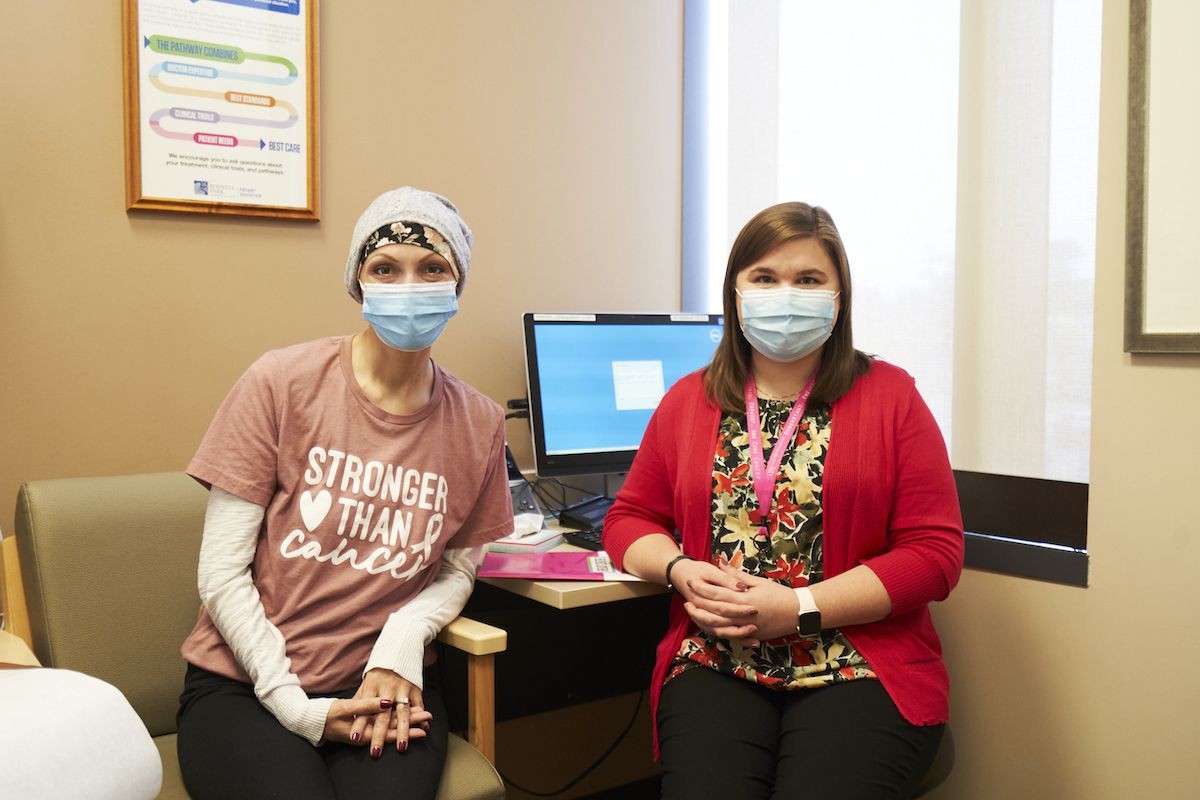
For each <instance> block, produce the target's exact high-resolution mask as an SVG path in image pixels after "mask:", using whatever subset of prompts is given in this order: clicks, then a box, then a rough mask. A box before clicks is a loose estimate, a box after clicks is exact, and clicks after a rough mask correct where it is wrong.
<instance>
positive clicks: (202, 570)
mask: <svg viewBox="0 0 1200 800" xmlns="http://www.w3.org/2000/svg"><path fill="white" fill-rule="evenodd" d="M470 264H471V230H470V228H468V227H467V225H466V223H465V222H463V220H462V218H461V217H460V216H459V214H458V210H457V209H456V208H455V207H454V205H453V204H452V203H451V202H450V201H449V200H447V199H446V198H444V197H442V196H440V195H436V194H433V193H431V192H425V191H421V190H419V189H414V188H412V187H404V188H402V189H395V190H393V191H390V192H387V193H385V194H383V195H381V196H380V197H378V198H377V199H376V200H375V201H374V202H372V203H371V205H370V206H368V207H367V209H366V211H364V212H363V214H362V216H361V217H360V218H359V220H358V223H357V224H356V225H355V228H354V233H353V235H352V237H351V241H350V254H349V257H348V259H347V263H346V274H345V275H346V290H347V291H348V292H349V293H350V295H351V297H353V298H354V299H355V300H357V301H359V302H360V303H362V306H363V317H364V318H365V319H366V320H367V322H368V323H369V324H368V325H367V327H366V328H365V329H364V330H363V331H362V332H360V333H358V334H356V335H354V336H344V337H333V338H327V339H321V340H318V341H315V342H308V343H306V344H301V345H296V346H293V347H289V348H285V349H283V350H276V351H272V352H270V353H267V354H266V355H264V356H263V357H262V358H260V359H259V360H258V361H257V362H256V363H255V364H254V365H252V366H251V367H250V369H249V370H248V371H247V372H246V374H245V375H243V376H242V378H241V380H239V381H238V383H237V385H236V386H235V387H234V388H233V390H232V391H231V392H230V394H229V396H228V397H227V398H226V399H225V402H224V403H223V404H222V406H221V408H220V409H219V410H218V412H217V415H216V417H215V419H214V420H213V422H212V425H211V426H210V427H209V430H208V433H207V434H206V436H205V438H204V440H203V442H201V445H200V448H199V450H198V451H197V453H196V456H195V457H194V458H193V460H192V462H191V464H190V465H189V466H188V472H189V474H191V475H192V476H193V477H194V478H196V479H197V480H198V481H200V482H201V483H203V484H204V485H206V486H208V487H209V488H211V490H212V493H211V495H210V498H209V506H208V511H207V514H206V517H205V524H204V536H203V540H202V545H201V553H200V565H199V586H200V596H201V600H202V602H203V606H204V607H203V610H202V612H201V615H200V620H199V622H198V623H197V625H196V628H195V629H194V630H193V631H192V633H191V635H189V636H188V638H187V640H186V641H185V642H184V645H183V656H184V658H185V659H186V660H187V661H188V671H187V676H186V678H185V682H184V690H183V695H182V697H181V698H180V703H181V707H180V711H179V754H180V767H181V769H182V771H183V777H184V782H185V783H186V785H187V788H188V792H189V793H190V794H191V796H192V797H193V798H197V800H202V799H203V798H218V797H220V798H224V797H233V796H238V797H243V796H244V797H266V796H282V797H289V798H333V797H348V796H351V795H354V796H358V795H378V796H381V797H382V796H395V795H397V794H400V795H403V796H404V797H414V798H422V797H424V798H432V797H434V795H435V794H436V792H437V786H438V781H439V779H440V775H441V769H442V762H443V760H444V757H445V753H446V735H447V729H446V723H447V720H446V713H445V708H444V706H443V704H442V699H441V692H440V688H439V686H438V685H437V680H436V670H432V671H431V670H430V666H429V665H430V662H431V661H432V660H433V651H432V650H431V649H430V645H431V643H432V641H433V639H434V638H435V637H436V636H437V633H438V631H439V630H440V629H441V628H442V627H444V626H445V625H446V624H447V623H448V622H450V620H452V619H453V618H454V617H455V616H457V614H458V613H459V611H461V610H462V607H463V605H464V604H465V603H466V600H467V597H468V596H469V595H470V593H471V588H472V585H473V582H474V577H475V573H474V564H475V555H476V554H477V551H478V549H479V548H480V547H481V546H482V545H484V544H486V543H487V542H490V541H492V540H494V539H498V538H500V537H502V536H505V535H507V534H509V533H511V532H512V525H513V518H512V507H511V503H510V500H509V494H508V487H507V473H506V470H505V469H504V466H503V460H504V456H503V450H504V414H503V412H502V410H501V409H500V407H499V406H498V405H496V404H495V403H494V402H492V401H491V400H489V399H488V398H486V397H484V396H483V395H482V394H480V393H479V392H477V391H475V390H474V389H472V388H471V387H470V386H467V385H466V384H464V383H462V382H461V381H459V380H458V379H456V378H455V377H454V376H452V375H450V374H449V373H447V372H446V371H445V370H443V369H441V368H440V367H439V366H438V365H437V364H435V363H434V361H433V360H432V358H431V357H430V349H431V347H432V345H433V343H434V341H435V340H436V339H437V337H438V336H439V335H440V334H441V332H442V330H443V329H444V328H445V325H446V323H447V321H449V319H450V318H451V317H452V316H454V314H455V313H456V312H457V311H458V296H459V295H460V294H461V293H462V291H463V287H464V285H465V283H466V278H467V273H468V272H469V270H470ZM305 740H307V743H306V742H305Z"/></svg>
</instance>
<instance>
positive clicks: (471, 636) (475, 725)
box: [438, 617, 508, 764]
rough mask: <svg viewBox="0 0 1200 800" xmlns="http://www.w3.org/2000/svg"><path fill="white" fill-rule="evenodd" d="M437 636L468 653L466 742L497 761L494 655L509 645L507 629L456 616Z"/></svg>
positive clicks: (493, 761)
mask: <svg viewBox="0 0 1200 800" xmlns="http://www.w3.org/2000/svg"><path fill="white" fill-rule="evenodd" d="M438 639H439V640H440V641H442V642H445V643H446V644H448V645H450V646H451V647H454V648H456V649H458V650H462V651H463V652H464V653H466V654H467V741H468V742H470V743H471V745H472V746H473V747H474V748H475V749H476V750H478V751H479V752H480V753H482V754H483V756H484V758H486V759H487V760H488V761H490V762H492V763H493V764H495V763H496V658H495V654H496V653H500V652H503V651H504V649H505V648H507V647H508V632H507V631H505V630H503V629H501V628H497V627H495V626H493V625H487V624H485V623H483V622H478V621H477V620H473V619H468V618H466V617H458V618H457V619H455V620H454V621H453V622H451V623H450V624H449V625H447V626H446V627H445V628H444V629H443V630H442V632H441V633H440V634H438Z"/></svg>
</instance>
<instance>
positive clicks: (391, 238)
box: [358, 222, 458, 280]
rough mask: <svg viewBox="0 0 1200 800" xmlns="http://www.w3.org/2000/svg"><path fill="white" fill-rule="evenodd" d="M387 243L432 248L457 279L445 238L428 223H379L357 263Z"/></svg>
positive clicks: (456, 268)
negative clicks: (447, 263) (445, 262)
mask: <svg viewBox="0 0 1200 800" xmlns="http://www.w3.org/2000/svg"><path fill="white" fill-rule="evenodd" d="M389 244H415V245H416V246H417V247H424V248H425V249H426V250H432V251H433V252H435V253H437V254H438V255H439V256H441V257H442V258H444V259H446V261H448V262H450V269H451V271H453V272H454V278H455V280H457V279H458V267H457V266H456V265H455V263H454V255H453V254H452V253H451V252H450V245H449V244H447V243H446V240H445V238H444V237H443V236H442V235H441V234H440V233H438V232H437V230H436V229H434V228H431V227H429V226H428V225H422V224H421V223H419V222H393V223H391V224H389V225H381V226H380V227H378V228H376V229H375V232H374V233H372V234H371V235H370V236H368V237H367V241H366V243H365V244H364V245H363V248H362V253H361V254H359V257H358V263H359V264H362V263H363V262H364V261H366V260H367V256H369V255H370V254H371V253H373V252H374V251H375V250H377V249H378V248H380V247H383V246H384V245H389Z"/></svg>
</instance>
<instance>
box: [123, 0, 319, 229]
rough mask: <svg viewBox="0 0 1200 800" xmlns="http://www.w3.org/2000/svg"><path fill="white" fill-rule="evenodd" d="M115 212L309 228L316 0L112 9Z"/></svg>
mask: <svg viewBox="0 0 1200 800" xmlns="http://www.w3.org/2000/svg"><path fill="white" fill-rule="evenodd" d="M122 28H123V34H124V44H125V47H124V87H125V89H124V99H125V206H126V209H127V210H151V211H178V212H185V213H193V214H223V215H237V216H247V217H267V218H276V219H299V220H312V221H315V220H318V219H320V137H319V133H318V132H319V124H318V108H317V77H318V70H317V52H318V50H317V0H206V2H203V3H179V2H177V1H173V0H123V3H122Z"/></svg>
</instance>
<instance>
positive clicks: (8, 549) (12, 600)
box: [0, 536, 33, 647]
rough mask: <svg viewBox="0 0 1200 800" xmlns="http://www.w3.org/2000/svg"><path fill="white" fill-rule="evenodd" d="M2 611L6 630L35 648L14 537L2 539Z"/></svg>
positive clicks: (0, 599)
mask: <svg viewBox="0 0 1200 800" xmlns="http://www.w3.org/2000/svg"><path fill="white" fill-rule="evenodd" d="M0 589H2V590H3V594H2V595H0V611H3V612H4V630H6V631H8V632H9V633H11V634H13V635H14V636H16V637H18V638H20V639H21V640H22V641H24V642H25V644H26V645H27V646H29V647H32V646H33V633H32V632H31V631H30V629H29V609H28V607H27V606H26V605H25V587H24V584H23V583H22V581H21V564H20V562H19V561H18V560H17V540H16V539H15V538H14V537H12V536H6V537H4V538H3V539H0Z"/></svg>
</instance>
